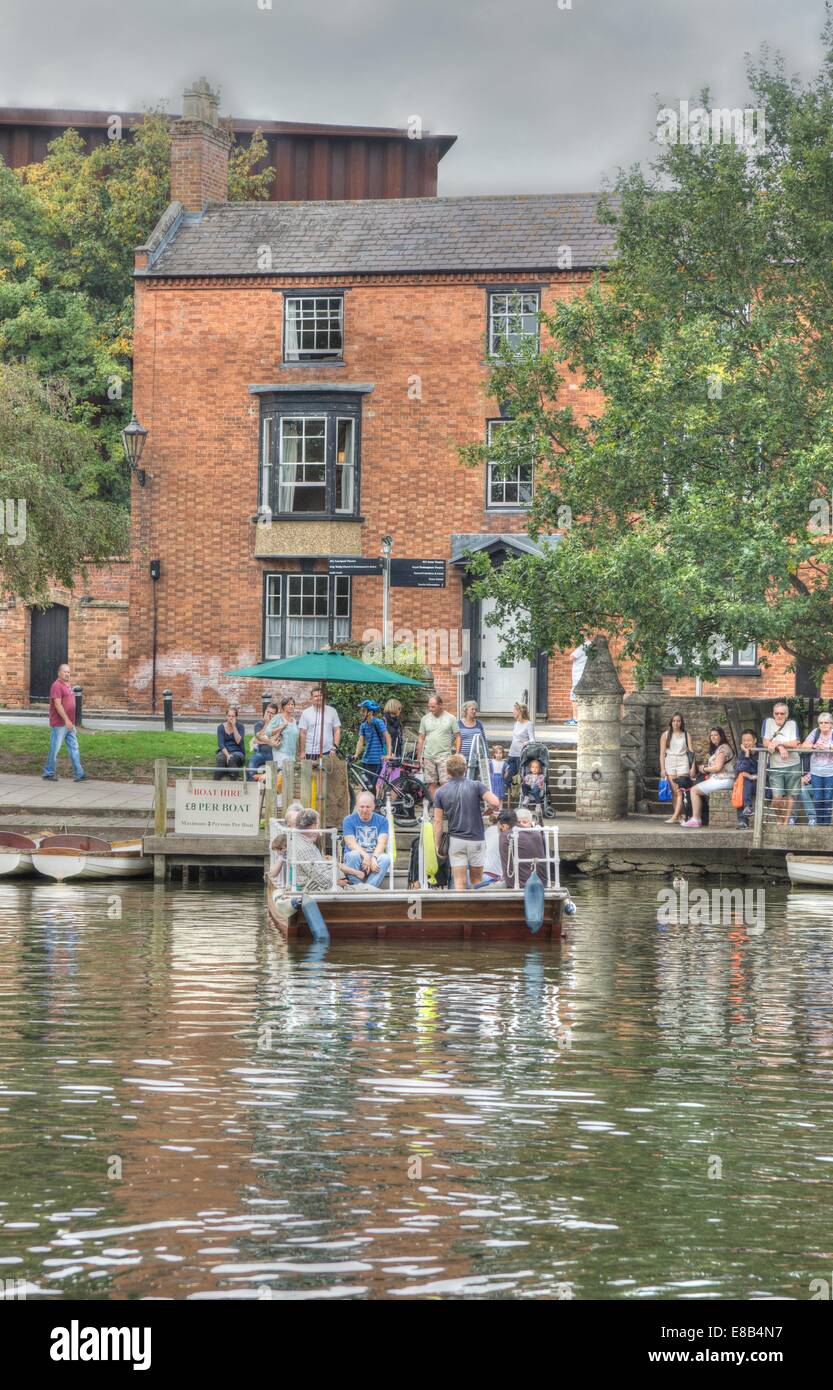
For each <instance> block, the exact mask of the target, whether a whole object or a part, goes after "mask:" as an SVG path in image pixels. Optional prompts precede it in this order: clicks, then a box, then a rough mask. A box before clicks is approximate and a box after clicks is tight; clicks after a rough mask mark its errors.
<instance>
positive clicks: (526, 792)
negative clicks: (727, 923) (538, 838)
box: [518, 743, 554, 823]
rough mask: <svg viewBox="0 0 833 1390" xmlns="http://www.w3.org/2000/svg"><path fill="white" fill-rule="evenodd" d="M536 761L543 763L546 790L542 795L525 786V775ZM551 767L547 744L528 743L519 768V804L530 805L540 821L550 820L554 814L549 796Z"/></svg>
mask: <svg viewBox="0 0 833 1390" xmlns="http://www.w3.org/2000/svg"><path fill="white" fill-rule="evenodd" d="M534 762H539V763H540V764H541V772H542V773H543V777H544V791H543V796H542V797H538V796H536V795H535V794H534V793H533V792H532V790H531V789H530V788H529V787H525V786H524V777H525V776H526V775H527V773H528V771H529V764H530V763H534ZM549 768H550V751H549V749H548V747H547V745H546V744H545V743H528V744H527V745H526V748H525V749H524V751H523V753H522V754H521V764H520V767H519V769H518V777H519V779H520V795H519V800H518V805H519V806H528V807H529V809H530V811H532V813H533V815H534V817H535V819H536V820H537V821H538V822H539V823H540V822H541V821H543V820H544V818H545V817H546V818H547V819H548V820H549V819H550V818H551V817H552V816H553V814H554V812H553V809H552V806H551V805H550V797H549Z"/></svg>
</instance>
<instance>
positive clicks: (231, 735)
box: [214, 705, 246, 782]
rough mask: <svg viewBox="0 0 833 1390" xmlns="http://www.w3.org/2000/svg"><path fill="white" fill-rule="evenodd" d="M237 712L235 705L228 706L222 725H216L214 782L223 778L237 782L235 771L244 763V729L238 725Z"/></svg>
mask: <svg viewBox="0 0 833 1390" xmlns="http://www.w3.org/2000/svg"><path fill="white" fill-rule="evenodd" d="M238 714H239V710H238V708H237V705H229V707H228V709H227V710H226V717H225V719H224V720H223V722H222V724H218V725H217V756H216V758H215V759H214V766H215V767H216V768H217V771H216V772H215V773H214V781H215V782H218V781H222V779H223V778H224V777H231V778H232V780H233V781H235V782H236V781H237V775H238V774H237V771H236V770H235V771H232V769H237V768H240V767H242V766H243V764H244V762H245V761H246V744H245V738H246V727H245V725H244V724H240V723H238V719H237V716H238Z"/></svg>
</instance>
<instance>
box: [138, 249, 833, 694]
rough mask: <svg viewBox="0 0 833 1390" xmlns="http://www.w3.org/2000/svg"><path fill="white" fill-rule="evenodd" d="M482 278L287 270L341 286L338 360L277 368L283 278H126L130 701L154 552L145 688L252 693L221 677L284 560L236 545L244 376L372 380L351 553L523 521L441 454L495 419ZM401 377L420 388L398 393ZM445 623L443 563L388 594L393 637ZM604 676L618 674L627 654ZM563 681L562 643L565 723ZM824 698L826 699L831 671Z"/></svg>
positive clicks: (249, 643)
mask: <svg viewBox="0 0 833 1390" xmlns="http://www.w3.org/2000/svg"><path fill="white" fill-rule="evenodd" d="M487 278H488V279H490V280H492V281H493V282H495V283H498V282H500V281H503V282H510V283H521V282H522V278H523V277H521V279H518V278H517V277H514V276H512V275H511V272H510V273H508V274H506V275H504V276H491V277H475V276H466V275H453V276H451V275H450V276H444V277H441V276H436V277H428V276H423V277H410V278H406V277H394V276H390V277H382V276H378V277H365V278H364V279H363V280H358V279H354V281H352V282H351V280H350V279H349V277H348V278H344V277H334V278H332V277H331V278H328V279H327V280H326V281H325V280H319V281H317V282H316V280H314V279H304V280H297V281H296V283H295V287H296V288H299V287H304V288H310V289H313V288H315V287H316V285H317V286H318V287H320V288H329V287H332V286H333V285H334V284H337V285H339V286H344V287H345V288H347V293H346V294H345V363H346V365H345V366H344V367H335V366H332V365H329V366H328V365H326V364H322V365H318V366H309V367H297V366H290V367H284V366H282V364H281V338H282V312H283V296H282V294H281V293H278V292H276V290H277V289H278V287H279V286H286V287H290V284H291V282H290V281H289V280H288V279H287V278H286V277H282V278H281V279H280V281H278V280H275V281H273V282H272V283H269V282H268V281H267V280H266V279H259V280H258V281H257V282H252V281H249V280H245V279H237V280H231V281H228V282H219V283H218V282H213V281H197V280H190V281H186V280H183V281H153V280H148V281H138V282H137V313H136V350H135V384H134V401H135V407H136V411H137V414H138V416H139V418H140V419H141V420H142V423H143V424H144V425H145V426H146V427H147V428H148V429H149V431H150V434H149V439H148V444H147V448H146V452H145V456H144V458H143V465H144V466H145V467H146V469H147V472H148V484H147V487H146V488H144V489H141V490H140V489H139V488H138V487H137V486H136V485H135V483H134V495H133V506H134V546H133V565H132V573H131V628H132V634H133V635H132V643H131V650H132V658H131V665H130V684H129V701H130V704H131V706H132V707H134V708H137V709H147V708H149V699H150V682H151V657H150V653H151V645H152V644H151V630H152V613H151V595H152V585H151V581H150V579H149V577H148V564H149V561H150V560H151V559H155V558H159V559H160V560H161V563H162V578H161V580H160V581H159V583H158V585H157V598H158V603H159V616H158V660H157V690H158V692H161V690H162V689H163V688H164V687H171V688H172V689H173V691H174V695H175V701H176V706H177V708H179V709H182V710H192V711H196V710H208V709H213V708H215V707H217V706H221V705H222V704H223V702H224V701H225V700H226V699H228V698H231V697H232V696H234V697H236V698H238V699H239V700H240V702H241V704H242V705H243V707H244V708H246V709H247V711H248V710H250V709H251V708H252V707H254V706H255V705H256V704H258V702H259V697H260V689H259V688H257V689H256V688H255V685H254V683H247V682H243V683H241V682H239V681H233V680H228V679H226V678H224V677H223V675H222V673H223V671H225V670H228V669H230V668H233V667H235V666H241V665H246V664H250V663H252V662H255V661H258V660H260V658H261V654H262V653H261V627H262V605H263V575H264V572H266V571H269V570H275V569H279V568H283V567H284V562H282V561H274V560H273V561H263V560H255V559H254V555H253V551H254V540H255V527H254V525H253V524H252V521H251V518H252V517H253V516H254V514H255V512H256V509H257V506H258V442H259V418H260V411H259V400H258V397H257V396H253V395H251V394H250V392H249V391H248V387H249V385H250V384H255V383H256V384H262V385H265V384H269V383H285V384H293V385H301V384H310V385H313V384H317V383H322V382H323V383H326V382H334V383H339V384H346V383H373V386H374V389H373V391H372V392H371V393H370V394H369V395H366V396H365V397H364V407H363V417H362V447H361V514H362V517H363V518H364V526H363V532H362V535H363V542H362V548H363V553H364V554H365V555H372V556H377V555H378V554H379V543H380V539H381V537H382V535H384V534H385V533H386V532H388V531H390V532H391V533H392V534H393V535H394V537H395V550H394V554H395V555H398V556H431V557H437V558H443V557H444V558H446V559H447V558H448V557H449V556H450V536H451V534H452V533H454V532H506V531H522V530H524V526H525V518H524V516H523V515H522V514H518V513H516V514H514V515H513V514H511V513H503V514H501V513H488V512H486V510H485V479H484V476H483V474H484V470H483V468H477V469H467V468H465V467H464V466H463V465H462V464H461V463H460V461H459V459H458V457H457V448H458V446H459V445H460V444H463V443H466V442H469V441H478V442H481V441H483V440H484V438H485V431H486V421H487V420H488V419H489V418H495V417H496V416H497V415H498V414H499V409H498V405H497V403H496V402H494V401H490V400H488V399H487V398H486V396H485V389H484V388H485V383H486V380H487V372H488V368H487V364H486V363H485V361H484V339H485V332H486V290H485V281H486V279H487ZM528 278H529V279H530V280H532V279H533V277H528ZM587 280H588V277H587V276H586V275H584V274H576V273H563V274H562V275H561V276H559V277H558V279H557V281H556V282H554V283H553V284H551V285H550V286H549V287H548V288H545V290H544V295H543V307H544V308H547V307H549V306H551V305H552V303H553V302H554V300H555V299H556V298H558V297H559V296H563V297H571V296H574V295H575V294H577V293H581V292H582V291H583V289H584V287H585V285H586V283H587ZM537 283H540V280H539V281H538V282H537ZM415 377H419V379H420V386H421V399H412V398H411V397H410V396H409V387H413V385H414V378H415ZM568 391H569V393H570V394H569V400H570V403H571V404H572V405H573V406H574V407H575V408H576V409H577V410H578V412H579V413H581V412H582V411H584V410H587V409H589V408H591V407H592V408H596V407H598V405H599V404H600V401H599V399H598V397H597V394H596V393H589V392H586V391H583V390H582V389H581V388H580V387H578V386H577V385H576V383H568V384H567V385H566V386H565V398H566V397H567V392H568ZM413 394H414V393H413V391H412V392H411V396H413ZM325 563H326V562H325V561H324V560H322V561H321V562H320V568H322V569H323V568H324V567H325ZM292 567H296V566H292ZM461 618H462V583H461V579H460V575H459V572H458V571H457V570H455V569H454V568H452V567H449V569H448V587H447V588H446V589H445V590H413V589H410V590H409V589H393V590H392V591H391V621H392V624H393V629H394V640H402V638H401V636H400V635H399V634H401V631H402V629H408V630H410V631H413V632H416V631H418V630H419V629H433V630H435V631H436V630H439V631H440V633H441V634H443V633H444V634H445V640H446V642H447V643H449V644H451V646H452V649H453V648H454V645H455V644H456V646H457V649H458V650H459V645H460V642H461V633H460V624H461ZM380 625H381V582H380V580H379V579H378V578H364V579H356V580H354V582H353V628H352V635H353V637H354V638H356V639H361V638H362V636H363V634H364V633H365V632H366V630H367V629H373V628H377V629H378V628H379V627H380ZM786 664H787V663H786V659H784V660H783V661H777V662H774V663H773V664H772V665H771V666H770V668H769V669H768V670H767V671H765V672H764V674H763V676H762V677H761V678H759V679H754V678H745V677H731V678H726V679H724V680H722V681H721V682H720V686H719V687H707V690H708V689H711V688H713V689H717V688H719V689H720V691H721V692H722V693H727V694H739V695H746V694H749V695H752V696H753V697H764V696H767V695H770V694H773V695H774V694H779V693H783V692H785V691H791V690H792V689H793V683H792V677H791V676H789V675H787V674H786V673H785V666H786ZM435 676H436V681H437V686H438V688H439V689H440V691H441V692H442V694H443V695H444V697H445V698H446V699H447V700H449V701H454V700H455V698H456V680H455V677H454V673H453V670H452V669H451V665H450V664H449V663H442V662H440V663H438V664H436V665H435ZM622 679H623V683H624V684H625V685H626V686H628V687H629V688H630V687H631V686H632V679H631V673H630V671H629V669H628V668H627V666H625V667H624V668H623V670H622ZM667 684H668V687H669V689H671V690H676V691H678V692H679V693H680V694H682V693H693V690H694V685H693V682H691V681H688V682H685V681H680V682H677V681H669V682H668V683H667ZM569 691H570V660H569V655H568V654H566V653H562V654H557V655H555V656H554V657H552V658H551V659H550V663H549V679H548V706H549V714H550V716H551V717H555V718H559V719H562V718H568V717H569V715H570V702H569ZM825 693H833V680H831V681H830V682H829V692H828V688H827V686H826V687H825Z"/></svg>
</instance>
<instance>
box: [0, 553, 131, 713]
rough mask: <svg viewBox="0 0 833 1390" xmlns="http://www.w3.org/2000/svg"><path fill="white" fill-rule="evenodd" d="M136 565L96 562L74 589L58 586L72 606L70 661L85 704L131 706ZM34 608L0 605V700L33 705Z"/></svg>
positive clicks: (57, 594)
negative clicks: (129, 677)
mask: <svg viewBox="0 0 833 1390" xmlns="http://www.w3.org/2000/svg"><path fill="white" fill-rule="evenodd" d="M129 586H130V564H129V561H127V560H114V561H112V562H111V563H110V564H108V565H101V566H94V567H92V568H91V569H90V570H89V571H88V574H87V579H86V580H79V582H78V586H77V587H76V589H75V590H74V592H72V593H70V592H69V591H67V590H64V589H53V590H52V591H51V593H50V598H51V600H52V602H53V603H62V604H65V605H67V606H68V608H69V632H68V641H69V662H70V667H71V669H72V680H73V684H76V685H81V686H83V688H84V703H85V708H86V709H87V710H88V711H89V710H90V709H92V708H99V709H103V708H108V709H125V708H126V707H127V670H128V599H129ZM30 631H31V609H30V608H28V607H27V606H26V605H25V604H23V603H21V602H19V601H18V602H16V603H14V604H7V605H0V652H2V660H1V661H0V704H2V705H8V706H11V707H13V708H14V707H24V708H25V707H27V706H28V705H29V703H30V702H29V655H30Z"/></svg>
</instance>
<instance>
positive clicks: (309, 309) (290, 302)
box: [283, 294, 344, 362]
mask: <svg viewBox="0 0 833 1390" xmlns="http://www.w3.org/2000/svg"><path fill="white" fill-rule="evenodd" d="M343 346H344V298H343V296H342V295H340V294H322V295H317V294H315V295H306V294H305V295H286V297H285V299H284V333H283V356H284V361H285V362H320V361H322V360H327V359H332V358H335V359H340V358H341V354H342V350H343Z"/></svg>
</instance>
